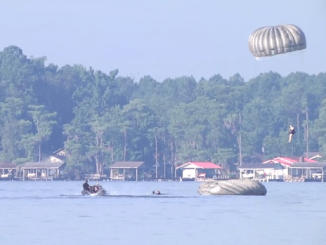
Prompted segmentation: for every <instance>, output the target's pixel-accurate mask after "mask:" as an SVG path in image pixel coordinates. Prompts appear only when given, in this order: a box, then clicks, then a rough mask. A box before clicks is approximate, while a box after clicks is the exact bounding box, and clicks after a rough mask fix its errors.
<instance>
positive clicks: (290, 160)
mask: <svg viewBox="0 0 326 245" xmlns="http://www.w3.org/2000/svg"><path fill="white" fill-rule="evenodd" d="M297 162H300V157H276V158H273V159H271V160H267V161H265V162H263V163H280V164H282V165H286V166H291V165H292V164H293V163H297ZM304 162H317V161H315V160H311V159H309V158H306V157H305V158H304Z"/></svg>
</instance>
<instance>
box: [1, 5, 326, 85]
mask: <svg viewBox="0 0 326 245" xmlns="http://www.w3.org/2000/svg"><path fill="white" fill-rule="evenodd" d="M91 2H93V3H91ZM284 23H290V24H295V25H297V26H299V27H300V28H301V29H302V30H303V32H304V33H305V35H306V39H307V49H306V50H305V51H302V52H294V53H292V55H278V56H275V57H273V58H270V59H264V60H261V61H256V60H255V58H254V57H253V56H252V55H251V54H250V52H249V50H248V37H249V35H250V34H251V33H252V32H253V31H254V30H255V29H257V28H259V27H262V26H268V25H277V24H284ZM0 31H1V38H0V50H3V48H5V47H7V46H9V45H16V46H19V47H20V48H22V49H23V52H24V53H25V54H26V55H27V56H34V57H39V56H47V58H48V63H55V64H57V65H59V66H63V65H66V64H70V65H72V64H82V65H84V66H87V67H88V66H92V67H93V68H94V69H96V70H102V71H104V72H109V71H110V70H113V69H116V68H118V69H119V71H120V72H119V74H120V75H123V76H132V77H135V79H136V80H137V81H138V79H139V78H141V77H142V76H144V75H150V76H152V77H153V78H154V79H156V80H158V81H163V80H164V79H165V78H168V77H171V78H174V77H179V76H183V75H187V76H190V75H193V76H194V77H195V78H196V79H200V78H201V77H205V78H210V77H211V76H213V75H214V74H221V75H222V76H223V77H224V78H227V79H228V78H229V77H230V76H232V75H234V74H235V73H237V72H238V73H240V75H241V76H243V77H244V78H245V80H249V79H250V78H253V77H255V76H257V75H259V73H261V72H268V71H275V72H279V73H280V74H281V75H287V74H289V73H291V72H296V71H302V72H307V73H309V74H318V73H320V72H326V1H325V0H310V1H306V0H272V1H262V0H238V1H232V0H226V1H220V0H200V1H199V0H196V1H192V0H164V1H163V0H116V1H114V0H97V1H96V0H93V1H89V0H88V1H86V0H65V1H62V0H56V1H44V0H21V1H19V0H0Z"/></svg>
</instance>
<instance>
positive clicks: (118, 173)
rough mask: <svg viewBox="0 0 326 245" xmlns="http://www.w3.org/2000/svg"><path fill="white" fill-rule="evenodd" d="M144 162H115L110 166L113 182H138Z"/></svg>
mask: <svg viewBox="0 0 326 245" xmlns="http://www.w3.org/2000/svg"><path fill="white" fill-rule="evenodd" d="M143 168H144V162H140V161H139V162H115V163H114V164H112V165H111V166H110V179H111V180H136V181H137V180H138V179H139V174H140V171H141V170H143Z"/></svg>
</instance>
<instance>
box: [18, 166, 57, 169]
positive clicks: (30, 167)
mask: <svg viewBox="0 0 326 245" xmlns="http://www.w3.org/2000/svg"><path fill="white" fill-rule="evenodd" d="M61 166H62V165H61ZM61 166H59V167H21V169H36V168H40V169H49V168H60V167H61Z"/></svg>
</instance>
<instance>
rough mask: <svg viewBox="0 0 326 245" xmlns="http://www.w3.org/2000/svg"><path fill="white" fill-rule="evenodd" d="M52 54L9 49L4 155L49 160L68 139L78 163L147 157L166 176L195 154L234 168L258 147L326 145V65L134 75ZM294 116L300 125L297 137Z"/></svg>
mask: <svg viewBox="0 0 326 245" xmlns="http://www.w3.org/2000/svg"><path fill="white" fill-rule="evenodd" d="M45 63H46V57H40V58H34V57H30V58H28V57H27V56H26V55H24V54H23V51H22V50H21V49H20V48H19V47H16V46H10V47H7V48H5V49H4V50H3V51H2V52H1V53H0V65H1V66H0V116H1V117H0V143H1V144H0V160H1V161H3V162H15V163H18V164H21V163H24V162H26V161H39V160H41V158H42V153H51V152H53V151H54V150H57V149H59V148H62V147H64V148H65V151H66V153H67V163H68V169H69V170H70V171H72V172H74V171H75V172H76V171H77V172H83V173H91V172H96V173H103V172H106V171H107V170H108V167H109V166H110V165H111V164H112V163H114V162H116V161H144V162H145V164H146V166H147V167H149V168H156V167H157V168H158V175H159V176H165V175H173V174H174V171H175V166H176V165H178V164H181V163H184V162H186V161H212V162H215V163H218V164H220V165H222V166H223V167H224V168H226V169H227V168H229V169H230V168H231V169H232V168H233V167H234V165H236V163H239V162H240V161H241V162H243V161H250V157H251V156H253V155H255V154H257V153H258V154H264V155H265V157H266V158H271V157H275V156H302V155H303V153H304V152H305V151H306V150H307V146H308V147H309V151H319V152H321V153H325V152H326V73H320V74H318V75H308V74H306V73H302V72H296V73H292V74H290V75H288V76H286V77H282V76H281V75H280V74H278V73H275V72H269V73H263V74H259V75H258V76H257V77H255V78H253V79H251V80H249V81H244V79H243V78H242V77H241V76H240V75H239V74H235V75H234V76H232V77H230V78H229V79H225V78H223V77H222V76H220V75H214V76H212V77H211V78H209V79H205V78H201V79H200V80H198V81H196V79H194V78H193V77H192V76H190V77H189V76H183V77H178V78H174V79H171V78H168V79H165V80H164V81H162V82H158V81H156V80H155V79H153V78H152V77H150V76H144V77H143V78H141V79H140V80H139V81H134V79H132V78H131V77H122V76H119V72H118V70H117V69H116V70H112V71H111V72H109V74H106V73H104V72H101V71H99V70H94V69H93V68H92V67H89V68H85V67H83V66H81V65H65V66H63V67H60V68H59V67H58V66H57V65H55V64H48V65H46V64H45ZM290 124H292V125H294V126H295V128H296V134H295V136H294V139H293V142H291V143H288V142H287V139H288V127H289V125H290ZM308 130H309V131H308ZM307 143H308V144H307ZM240 152H241V155H240ZM240 156H241V157H240Z"/></svg>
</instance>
